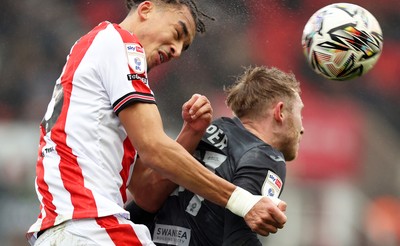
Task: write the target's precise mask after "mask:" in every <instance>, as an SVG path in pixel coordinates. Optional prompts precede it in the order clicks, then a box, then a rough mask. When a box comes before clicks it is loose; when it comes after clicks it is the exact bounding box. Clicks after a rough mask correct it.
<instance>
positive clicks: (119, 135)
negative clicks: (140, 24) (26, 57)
mask: <svg viewBox="0 0 400 246" xmlns="http://www.w3.org/2000/svg"><path fill="white" fill-rule="evenodd" d="M136 102H142V103H155V99H154V95H153V92H152V91H151V89H150V87H149V85H148V80H147V64H146V58H145V53H144V49H143V47H142V46H141V45H140V43H139V41H138V40H137V38H136V37H135V36H133V35H132V34H130V33H129V32H127V31H125V30H123V29H121V28H120V27H119V26H118V25H116V24H112V23H109V22H102V23H100V24H99V25H98V26H97V27H95V28H94V29H93V30H92V31H90V32H89V33H88V34H86V35H85V36H83V37H82V38H81V39H80V40H78V41H77V42H76V43H75V45H74V46H73V47H72V49H71V52H70V54H69V55H68V57H67V62H66V65H65V66H64V68H63V71H62V74H61V76H60V78H59V79H58V80H57V82H56V86H55V89H54V92H53V97H52V99H51V101H50V103H49V105H48V108H47V112H46V114H45V116H44V119H43V121H42V124H41V125H40V130H41V136H40V144H39V152H38V160H37V166H36V174H37V177H36V181H35V184H36V192H37V195H38V198H39V200H40V203H41V206H40V209H41V210H40V214H39V218H38V220H37V221H36V223H34V224H33V225H32V226H31V227H30V229H29V231H28V233H29V234H32V233H34V232H38V231H40V230H44V229H47V228H49V227H52V226H54V225H58V224H60V223H62V222H64V221H67V220H70V219H80V218H96V217H103V216H108V215H122V216H124V217H128V216H129V214H128V212H127V211H125V210H124V209H123V206H124V203H125V202H126V199H127V196H126V188H127V184H128V182H129V178H130V173H131V170H132V169H133V164H134V161H135V159H136V156H137V153H136V150H135V149H134V147H133V146H132V144H131V143H130V141H129V139H128V137H127V133H126V131H125V130H124V128H123V126H122V125H121V122H120V120H119V118H118V113H119V112H120V111H121V110H122V109H123V108H124V107H126V106H127V105H130V104H132V103H136ZM29 234H28V235H29Z"/></svg>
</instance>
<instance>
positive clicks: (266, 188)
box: [261, 170, 283, 198]
mask: <svg viewBox="0 0 400 246" xmlns="http://www.w3.org/2000/svg"><path fill="white" fill-rule="evenodd" d="M282 185H283V183H282V180H281V178H279V176H278V175H277V174H276V173H274V172H272V171H271V170H268V174H267V177H266V178H265V181H264V184H263V186H262V188H261V194H262V195H263V196H270V197H277V198H278V197H279V195H280V193H281V189H282Z"/></svg>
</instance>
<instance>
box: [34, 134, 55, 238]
mask: <svg viewBox="0 0 400 246" xmlns="http://www.w3.org/2000/svg"><path fill="white" fill-rule="evenodd" d="M40 130H41V131H40V135H41V136H40V143H39V145H40V147H39V153H38V161H37V165H36V175H37V180H36V182H37V184H38V188H39V192H40V194H41V195H42V197H43V198H42V201H41V202H42V203H43V205H44V212H45V214H42V208H43V207H42V205H40V211H41V212H40V214H39V218H42V217H43V216H45V220H43V222H42V224H41V227H40V230H44V229H47V228H49V227H51V226H53V225H54V221H55V218H56V217H57V213H56V212H55V209H56V207H55V206H54V204H53V195H52V194H51V193H50V192H49V186H48V185H47V183H46V182H45V181H44V167H43V155H42V153H41V152H40V150H42V149H43V148H44V146H45V145H46V142H45V141H44V134H45V133H44V129H43V127H42V126H40Z"/></svg>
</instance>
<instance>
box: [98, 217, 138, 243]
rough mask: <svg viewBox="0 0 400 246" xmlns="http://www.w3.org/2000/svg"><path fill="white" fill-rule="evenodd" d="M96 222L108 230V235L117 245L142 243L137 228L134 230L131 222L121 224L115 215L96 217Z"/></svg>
mask: <svg viewBox="0 0 400 246" xmlns="http://www.w3.org/2000/svg"><path fill="white" fill-rule="evenodd" d="M96 222H97V224H98V225H99V226H101V227H102V228H104V229H105V230H106V231H107V233H108V235H109V236H110V238H111V240H112V241H113V242H114V244H115V245H116V246H122V245H130V246H140V245H142V243H141V242H140V240H139V239H138V237H137V235H136V233H135V230H133V228H132V226H131V225H130V224H119V222H118V220H117V218H115V217H114V216H106V217H101V218H96Z"/></svg>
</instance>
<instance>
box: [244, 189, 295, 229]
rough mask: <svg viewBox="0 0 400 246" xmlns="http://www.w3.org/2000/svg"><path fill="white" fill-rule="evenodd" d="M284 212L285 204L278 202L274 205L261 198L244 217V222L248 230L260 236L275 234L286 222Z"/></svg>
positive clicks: (267, 199)
mask: <svg viewBox="0 0 400 246" xmlns="http://www.w3.org/2000/svg"><path fill="white" fill-rule="evenodd" d="M285 210H286V203H285V202H284V201H280V202H279V204H278V205H276V204H275V203H274V202H273V201H272V200H271V199H270V198H268V197H263V198H261V200H260V201H258V202H257V203H256V204H255V205H254V206H253V207H252V208H251V209H250V211H249V212H248V213H247V214H246V215H245V217H244V220H245V221H246V223H247V225H248V226H249V227H250V229H251V230H252V231H254V232H256V233H258V234H260V235H262V236H268V235H269V234H270V233H276V232H277V231H278V229H282V228H283V226H284V225H285V223H286V221H287V217H286V215H285V214H284V213H283V211H285Z"/></svg>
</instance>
